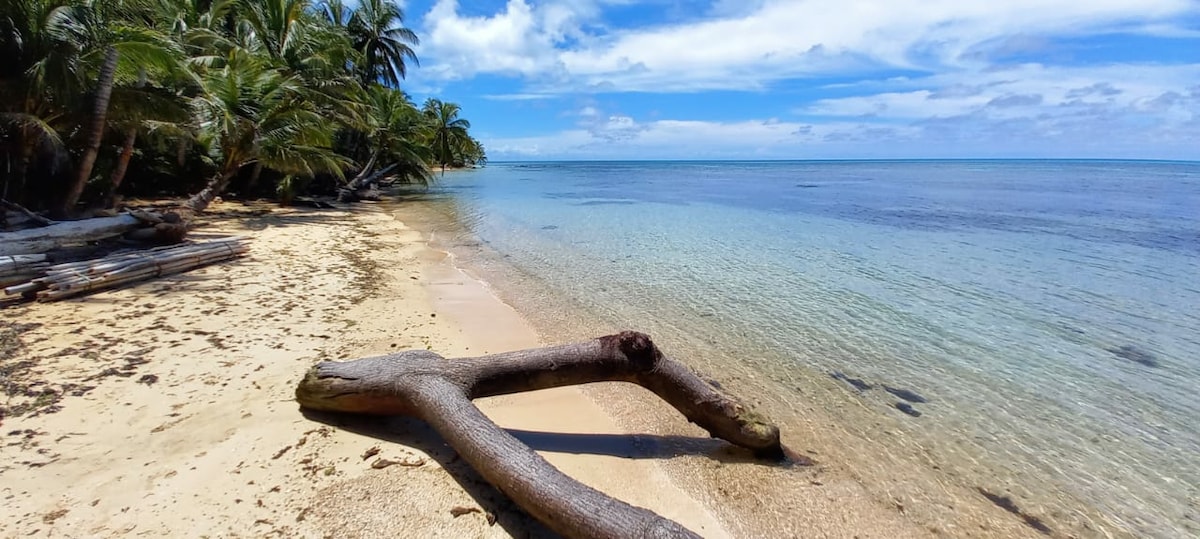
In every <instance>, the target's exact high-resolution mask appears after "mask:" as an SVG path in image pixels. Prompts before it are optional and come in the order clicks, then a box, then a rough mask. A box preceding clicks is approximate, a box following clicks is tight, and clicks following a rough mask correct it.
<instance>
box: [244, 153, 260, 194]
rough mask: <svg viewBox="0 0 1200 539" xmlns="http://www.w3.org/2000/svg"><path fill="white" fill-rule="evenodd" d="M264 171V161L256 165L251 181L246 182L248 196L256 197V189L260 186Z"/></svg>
mask: <svg viewBox="0 0 1200 539" xmlns="http://www.w3.org/2000/svg"><path fill="white" fill-rule="evenodd" d="M262 170H263V164H262V161H258V162H257V163H254V170H252V171H251V172H250V181H248V182H246V196H254V188H255V187H257V186H258V178H259V176H262Z"/></svg>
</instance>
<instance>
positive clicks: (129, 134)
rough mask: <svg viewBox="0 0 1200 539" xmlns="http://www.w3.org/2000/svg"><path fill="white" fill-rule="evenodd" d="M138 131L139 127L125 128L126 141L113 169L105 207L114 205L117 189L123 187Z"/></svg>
mask: <svg viewBox="0 0 1200 539" xmlns="http://www.w3.org/2000/svg"><path fill="white" fill-rule="evenodd" d="M137 132H138V130H137V127H130V128H128V129H126V130H125V143H124V144H123V145H122V146H121V157H120V158H118V159H117V166H116V168H114V169H113V172H112V176H111V178H110V180H109V184H108V194H107V195H106V196H105V197H104V199H105V200H104V207H105V208H111V207H112V205H113V200H115V199H116V196H117V189H119V188H120V187H121V181H123V180H124V179H125V171H127V170H129V160H130V159H132V158H133V143H134V142H137Z"/></svg>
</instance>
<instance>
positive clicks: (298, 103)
mask: <svg viewBox="0 0 1200 539" xmlns="http://www.w3.org/2000/svg"><path fill="white" fill-rule="evenodd" d="M201 84H202V90H203V91H202V93H201V95H200V96H198V97H196V98H195V100H194V108H195V115H196V117H197V120H198V122H199V125H200V128H201V137H202V138H203V139H205V140H207V141H209V142H210V143H211V145H212V146H213V147H214V149H215V150H216V153H217V155H216V156H214V157H215V161H216V162H217V172H216V174H215V175H214V176H213V177H212V178H211V179H210V180H209V181H208V183H207V185H205V187H204V189H203V190H201V191H200V192H199V193H196V194H195V195H194V196H192V197H191V198H190V199H188V201H187V203H186V206H188V207H189V208H191V209H192V210H194V211H203V210H204V208H206V207H207V206H208V205H209V204H210V203H211V202H212V201H213V199H215V198H216V197H217V195H219V194H221V192H223V191H224V190H225V188H226V187H228V185H229V183H230V181H231V180H232V179H233V178H234V176H235V175H237V173H238V171H239V170H241V168H242V167H244V166H246V165H250V164H254V163H262V164H263V165H264V166H265V167H266V168H270V169H272V170H276V171H279V172H281V173H283V174H290V175H296V176H304V177H312V176H314V175H316V174H319V173H329V174H333V175H335V176H338V177H341V174H342V172H341V171H342V169H343V168H344V167H345V166H348V165H349V160H348V159H346V158H345V157H342V156H340V155H338V154H337V153H335V152H334V151H333V150H331V149H330V144H331V142H332V139H333V133H334V130H335V128H336V124H335V122H334V121H333V120H331V119H330V118H328V117H326V116H325V115H324V112H325V111H322V110H321V109H319V108H318V107H316V106H315V105H314V102H313V100H311V99H310V96H311V91H310V90H309V89H308V88H306V87H305V86H304V84H303V82H302V80H301V79H300V78H299V77H297V76H295V75H289V74H286V73H284V72H283V71H282V70H281V69H279V68H276V67H274V66H271V65H270V63H269V62H268V61H267V60H266V59H264V58H262V57H259V56H255V55H253V54H252V53H250V52H249V51H245V50H243V49H235V50H233V51H231V53H230V55H229V57H228V59H227V60H226V62H225V66H224V67H222V68H220V69H213V70H210V71H209V72H208V73H206V74H205V75H204V76H203V77H202V79H201Z"/></svg>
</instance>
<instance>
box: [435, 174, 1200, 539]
mask: <svg viewBox="0 0 1200 539" xmlns="http://www.w3.org/2000/svg"><path fill="white" fill-rule="evenodd" d="M425 197H426V198H427V199H430V200H434V201H436V204H438V205H439V206H438V207H439V208H440V211H441V213H442V215H444V216H445V218H446V219H447V222H453V223H454V225H453V226H449V225H447V226H445V227H441V228H440V229H439V230H440V232H438V233H439V234H441V236H440V237H435V241H438V242H441V243H442V244H443V245H444V246H446V247H447V248H448V249H449V250H450V251H451V252H453V253H454V254H455V255H456V256H457V257H458V258H459V259H460V261H461V263H462V264H464V265H465V266H466V267H467V268H468V269H472V270H473V271H476V272H478V273H479V274H480V275H481V276H482V277H484V278H485V279H486V280H487V281H488V282H490V283H491V284H492V286H493V287H494V288H495V289H496V290H497V293H498V294H499V295H500V296H501V297H502V298H504V299H505V300H506V301H509V302H510V303H511V304H513V305H514V307H515V308H517V309H518V311H520V312H522V313H523V314H525V315H526V316H527V317H528V318H530V320H531V321H532V322H533V323H534V324H535V326H536V327H538V328H539V329H540V330H541V331H542V333H543V335H545V336H546V338H547V339H549V340H568V339H578V338H587V337H592V336H598V335H600V334H602V333H601V332H607V331H610V330H613V329H623V328H630V329H638V330H641V331H646V332H648V333H650V334H651V335H652V336H653V337H654V338H655V340H656V342H658V343H659V345H660V347H662V348H663V349H664V350H666V351H667V353H669V354H671V355H672V356H675V357H677V358H679V359H681V360H683V361H685V362H687V363H689V364H690V365H693V366H695V367H696V368H698V369H699V370H701V371H704V372H706V373H708V374H709V375H711V376H713V377H714V378H716V379H718V380H721V381H722V383H723V384H725V385H726V386H727V387H728V388H729V390H730V391H731V392H733V393H734V394H738V395H742V396H747V395H748V396H752V399H751V400H752V401H753V402H754V403H755V404H756V405H757V406H758V407H760V408H761V409H762V411H763V412H765V413H766V414H767V415H768V416H771V417H773V418H775V419H776V420H777V421H779V422H780V424H781V427H782V428H783V430H784V434H785V442H787V443H788V444H789V445H790V446H792V447H793V448H797V447H799V448H800V449H809V450H810V453H814V454H818V455H819V454H821V453H824V455H829V453H830V452H837V453H838V456H837V457H835V459H836V460H838V461H839V462H841V463H844V464H845V466H846V467H847V468H849V469H852V470H853V471H854V472H853V473H854V475H855V477H856V478H857V479H858V480H859V481H861V482H862V483H863V484H864V485H865V486H866V488H868V489H869V490H871V491H872V492H875V493H877V494H878V496H879V497H880V499H881V500H883V499H892V500H895V503H897V504H901V505H900V506H901V507H903V508H906V510H907V511H908V513H909V514H910V515H911V516H912V518H914V519H917V520H918V521H921V522H923V523H926V525H928V526H929V527H930V528H931V529H935V530H936V529H938V528H939V527H940V529H941V531H943V532H948V533H949V534H950V535H957V534H956V533H955V532H954V529H955V528H954V525H955V522H958V519H960V518H961V517H960V515H958V514H957V513H958V512H961V511H962V509H957V508H961V507H965V506H964V505H963V501H964V500H971V502H970V503H971V504H975V503H982V504H985V505H986V503H987V502H992V503H995V504H996V505H1001V506H1003V505H1006V503H1005V500H1007V501H1008V502H1009V503H1008V505H1011V506H1012V507H1011V508H1008V511H1009V512H1013V513H1014V518H1017V517H1019V518H1024V519H1025V521H1026V522H1027V523H1029V525H1030V526H1031V530H1032V531H1033V532H1037V531H1047V530H1052V531H1053V533H1056V534H1062V535H1078V536H1097V537H1101V536H1106V535H1112V536H1136V537H1163V538H1174V537H1185V536H1193V537H1194V536H1200V163H1180V162H1137V161H1134V162H1131V161H1040V160H1039V161H817V162H811V161H805V162H565V163H558V162H554V163H494V164H490V165H489V166H488V167H486V168H484V169H479V170H472V171H459V172H453V173H448V174H446V175H445V176H444V177H443V178H441V179H440V180H439V181H438V183H437V184H435V186H434V187H433V188H432V189H431V190H430V191H429V192H428V194H426V195H425ZM902 408H903V409H902ZM917 414H919V415H917ZM814 418H820V419H819V420H817V419H814ZM824 455H821V456H818V457H817V458H818V460H820V459H821V458H829V457H825V456H824ZM1014 510H1015V511H1014ZM1030 519H1032V520H1030ZM1042 528H1045V529H1044V530H1043V529H1042Z"/></svg>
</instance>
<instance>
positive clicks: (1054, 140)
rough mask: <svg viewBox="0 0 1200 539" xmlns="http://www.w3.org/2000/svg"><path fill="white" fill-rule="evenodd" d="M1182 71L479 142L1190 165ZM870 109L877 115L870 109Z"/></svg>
mask: <svg viewBox="0 0 1200 539" xmlns="http://www.w3.org/2000/svg"><path fill="white" fill-rule="evenodd" d="M1027 69H1028V70H1030V71H1036V68H1035V67H1032V66H1031V67H1027ZM1191 74H1192V75H1195V76H1194V77H1192V78H1191V81H1192V85H1191V86H1190V87H1189V86H1186V85H1180V86H1179V87H1178V89H1162V88H1159V87H1157V86H1154V85H1151V84H1146V83H1143V82H1138V83H1126V84H1116V83H1111V84H1110V83H1095V82H1091V81H1092V80H1094V79H1092V78H1088V77H1085V76H1083V75H1082V74H1076V76H1075V77H1068V78H1067V79H1066V80H1064V81H1063V82H1062V83H1058V82H1055V81H1052V80H1048V79H1039V78H1038V77H1031V80H1029V81H1028V82H1022V83H1017V82H1005V83H1003V84H988V83H987V81H982V82H983V84H981V86H980V87H979V89H978V90H979V91H977V92H958V93H954V94H951V95H949V96H941V97H940V98H939V97H937V94H935V93H933V92H930V91H929V90H913V91H910V92H892V93H881V94H878V95H874V96H866V97H856V98H847V99H831V100H825V101H822V102H819V103H818V104H816V105H814V106H813V107H811V108H807V109H804V112H806V113H807V114H809V115H810V116H814V117H816V118H809V119H807V120H808V121H794V120H793V121H780V120H776V119H766V120H746V121H732V122H714V121H697V120H680V119H663V120H653V121H640V120H638V119H636V118H634V117H632V116H628V115H622V114H604V113H603V112H602V111H600V110H598V109H596V108H595V107H591V106H588V107H585V108H584V109H582V110H581V111H580V112H579V114H578V116H579V117H580V121H579V123H578V128H573V129H568V130H565V131H561V132H558V133H552V134H548V135H546V136H538V137H520V138H505V137H492V138H487V137H485V138H484V143H485V145H487V147H488V153H489V155H491V156H493V158H494V159H496V160H505V159H626V158H642V159H719V158H739V159H740V158H764V159H767V158H773V159H795V158H888V157H898V158H899V157H929V158H938V157H1106V158H1120V157H1128V158H1163V159H1195V158H1196V157H1197V155H1196V146H1195V141H1196V140H1200V66H1198V67H1196V68H1195V70H1194V71H1192V72H1191ZM1188 76H1189V74H1188V73H1184V74H1182V75H1181V78H1187V77H1188ZM879 111H883V112H886V114H875V113H876V112H879ZM823 114H831V115H833V116H831V117H820V116H821V115H823Z"/></svg>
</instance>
